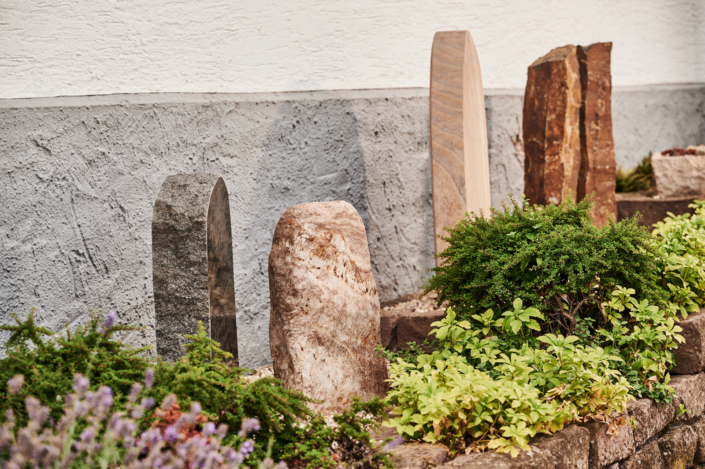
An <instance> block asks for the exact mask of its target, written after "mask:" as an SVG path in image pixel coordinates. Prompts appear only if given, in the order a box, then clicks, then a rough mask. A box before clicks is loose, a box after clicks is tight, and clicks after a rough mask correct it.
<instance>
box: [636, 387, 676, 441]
mask: <svg viewBox="0 0 705 469" xmlns="http://www.w3.org/2000/svg"><path fill="white" fill-rule="evenodd" d="M627 413H628V414H629V416H630V417H632V418H633V419H634V420H636V428H635V429H634V430H633V433H634V444H635V445H636V447H637V448H638V447H639V446H641V445H643V444H644V443H646V441H647V440H648V439H649V438H651V437H652V436H654V435H656V434H657V433H658V432H660V431H661V430H663V429H664V428H666V425H668V424H669V423H671V422H672V421H673V417H674V415H675V409H674V407H673V404H659V403H657V402H655V401H654V400H653V399H637V400H636V401H631V402H629V404H627Z"/></svg>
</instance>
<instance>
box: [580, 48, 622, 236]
mask: <svg viewBox="0 0 705 469" xmlns="http://www.w3.org/2000/svg"><path fill="white" fill-rule="evenodd" d="M611 55H612V43H611V42H598V43H596V44H592V45H590V46H587V47H583V46H578V60H579V63H580V85H581V90H582V103H581V107H580V154H581V162H580V176H579V177H578V194H577V200H582V199H583V198H584V197H585V196H587V195H589V194H593V193H594V197H595V198H594V200H595V204H594V205H593V207H592V210H591V211H590V215H592V219H593V223H594V224H595V225H596V226H604V225H606V224H607V221H608V220H609V219H611V220H614V221H616V220H617V202H616V201H615V185H616V181H617V163H616V161H615V156H614V138H613V136H612V73H611Z"/></svg>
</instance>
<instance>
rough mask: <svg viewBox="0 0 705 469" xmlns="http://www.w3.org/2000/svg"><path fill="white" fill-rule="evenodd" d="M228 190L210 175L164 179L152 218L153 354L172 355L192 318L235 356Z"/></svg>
mask: <svg viewBox="0 0 705 469" xmlns="http://www.w3.org/2000/svg"><path fill="white" fill-rule="evenodd" d="M230 230H231V228H230V205H229V203H228V190H227V188H226V187H225V183H224V182H223V179H222V178H220V177H219V176H216V175H214V174H207V173H197V174H180V175H176V176H169V177H168V178H166V179H165V180H164V183H163V184H162V187H161V190H160V191H159V195H158V196H157V200H156V202H155V203H154V212H153V217H152V267H153V270H154V277H153V281H154V309H155V315H156V336H157V353H158V354H159V355H161V356H162V357H163V358H164V359H166V360H168V361H176V360H178V359H179V358H180V357H181V356H182V355H183V354H184V353H185V350H184V348H183V347H182V345H183V344H184V343H185V342H186V339H185V338H184V334H196V333H197V332H198V321H201V322H203V325H204V326H205V328H206V330H207V331H208V333H209V334H210V336H211V337H212V338H213V339H214V340H216V341H218V342H220V344H221V346H222V348H223V350H226V351H228V352H230V353H232V354H233V356H234V358H235V360H237V357H238V353H237V325H236V319H235V287H234V283H233V250H232V235H231V231H230Z"/></svg>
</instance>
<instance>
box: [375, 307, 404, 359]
mask: <svg viewBox="0 0 705 469" xmlns="http://www.w3.org/2000/svg"><path fill="white" fill-rule="evenodd" d="M408 314H412V310H411V309H389V310H381V311H380V312H379V332H380V338H381V339H382V347H384V348H386V349H387V350H391V351H392V352H397V351H399V341H398V340H397V325H398V323H399V318H401V317H403V316H406V315H408Z"/></svg>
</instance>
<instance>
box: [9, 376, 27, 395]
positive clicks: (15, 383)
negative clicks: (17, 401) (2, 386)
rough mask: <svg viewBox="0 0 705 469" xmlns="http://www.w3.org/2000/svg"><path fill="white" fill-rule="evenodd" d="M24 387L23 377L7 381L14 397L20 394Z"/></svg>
mask: <svg viewBox="0 0 705 469" xmlns="http://www.w3.org/2000/svg"><path fill="white" fill-rule="evenodd" d="M23 385H24V376H23V375H17V376H15V377H13V378H10V379H8V380H7V388H8V390H9V391H10V394H13V395H14V394H17V393H18V392H20V389H22V386H23Z"/></svg>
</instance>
